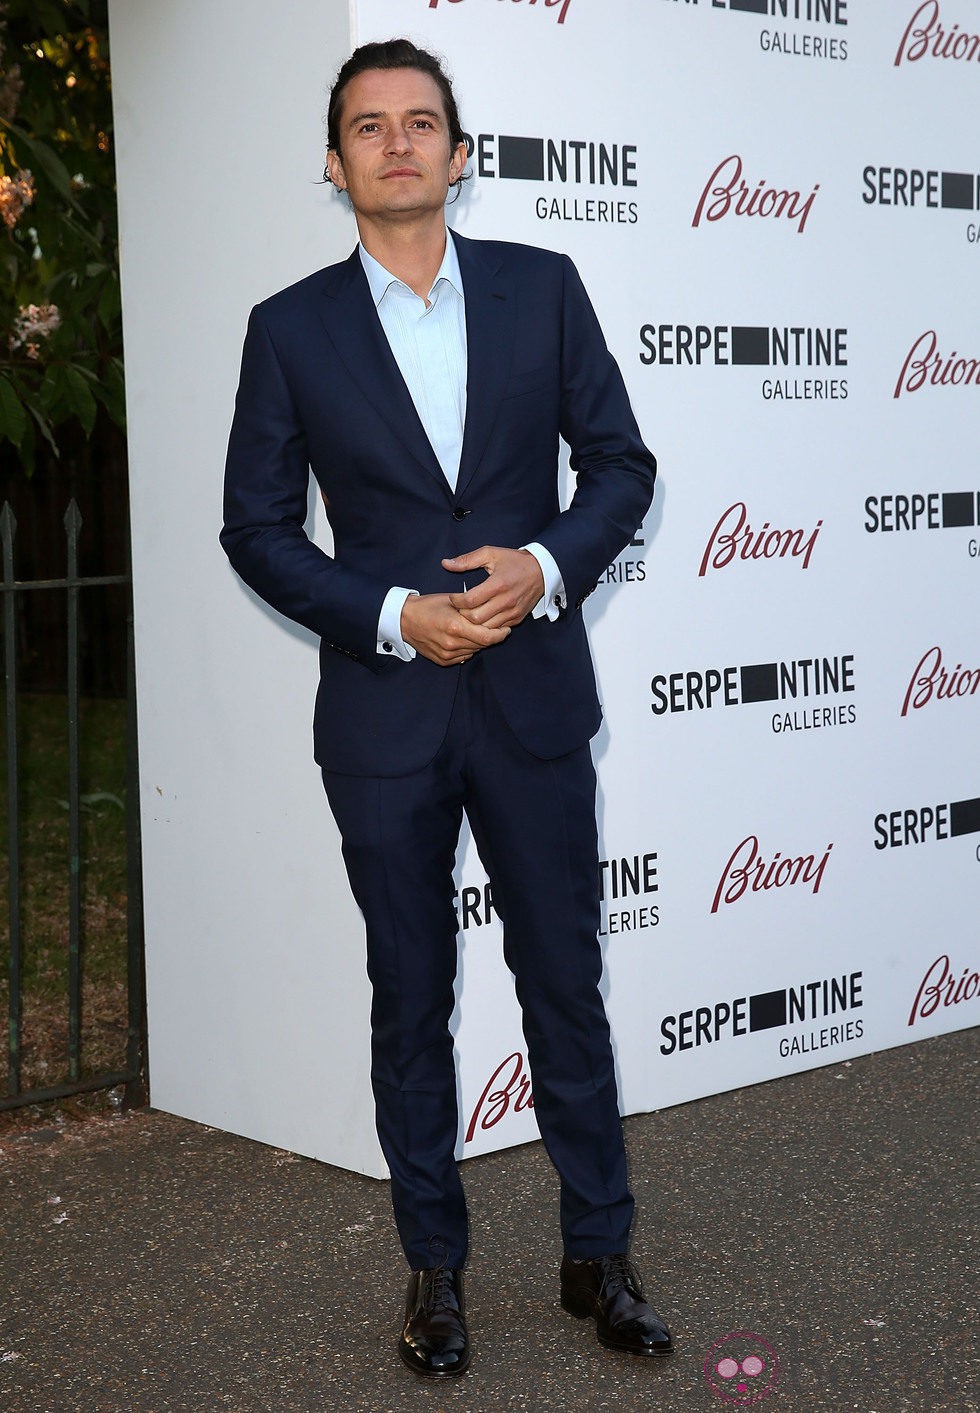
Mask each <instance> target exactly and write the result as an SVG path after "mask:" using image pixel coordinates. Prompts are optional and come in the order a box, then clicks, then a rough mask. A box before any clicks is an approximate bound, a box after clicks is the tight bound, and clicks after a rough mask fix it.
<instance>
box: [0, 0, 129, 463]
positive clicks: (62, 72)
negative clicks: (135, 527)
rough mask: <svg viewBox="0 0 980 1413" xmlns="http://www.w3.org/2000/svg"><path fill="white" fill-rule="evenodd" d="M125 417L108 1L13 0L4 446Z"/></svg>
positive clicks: (9, 17)
mask: <svg viewBox="0 0 980 1413" xmlns="http://www.w3.org/2000/svg"><path fill="white" fill-rule="evenodd" d="M100 408H104V409H105V413H106V415H107V416H108V417H109V418H110V419H111V420H112V422H114V423H115V424H116V425H117V426H119V427H121V426H122V425H123V422H124V416H125V404H124V396H123V367H122V319H121V310H120V299H119V253H118V238H117V226H116V188H115V166H114V162H113V151H112V103H111V86H110V76H109V53H108V35H107V15H106V0H7V2H6V3H5V4H2V5H0V442H3V441H7V442H10V443H12V445H13V446H14V447H15V448H16V449H17V451H18V453H19V457H20V462H21V465H22V466H23V467H24V469H25V471H27V473H28V474H30V473H31V471H33V469H34V465H35V461H36V458H37V453H38V450H39V447H40V446H41V444H42V442H46V443H47V445H48V447H49V448H50V451H51V452H52V453H53V454H54V455H55V456H57V455H58V452H59V436H60V434H61V433H64V432H67V431H69V429H70V430H71V431H75V429H76V428H78V427H80V428H81V430H82V432H83V433H84V435H85V436H86V437H89V436H91V434H92V431H93V428H94V427H95V425H96V420H97V418H98V417H99V412H100Z"/></svg>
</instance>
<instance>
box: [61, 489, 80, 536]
mask: <svg viewBox="0 0 980 1413" xmlns="http://www.w3.org/2000/svg"><path fill="white" fill-rule="evenodd" d="M64 526H65V529H66V531H67V532H68V534H69V535H71V534H73V533H74V534H76V535H77V534H78V532H79V530H80V529H81V528H82V512H81V511H80V510H79V508H78V502H77V500H76V499H75V497H74V496H72V498H71V500H70V501H69V502H68V509H67V510H66V511H65V518H64Z"/></svg>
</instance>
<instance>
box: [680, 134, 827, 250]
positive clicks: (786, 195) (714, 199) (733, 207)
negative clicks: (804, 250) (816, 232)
mask: <svg viewBox="0 0 980 1413" xmlns="http://www.w3.org/2000/svg"><path fill="white" fill-rule="evenodd" d="M819 190H820V183H819V182H817V183H816V184H815V185H814V188H813V190H812V191H811V192H810V194H809V195H808V196H806V197H804V196H803V194H802V193H801V192H799V191H788V190H779V189H777V188H776V187H771V186H767V185H766V179H765V177H763V178H762V180H761V181H758V182H756V184H755V186H754V188H753V187H750V185H749V183H748V182H746V181H745V180H744V178H743V177H742V159H741V157H739V156H738V154H737V153H734V152H733V153H732V155H731V156H730V157H726V158H724V160H723V161H721V162H719V163H718V165H717V167H716V168H715V170H714V171H713V172H712V173H711V176H710V177H709V178H708V180H707V181H706V182H705V185H704V190H703V191H702V193H701V199H700V201H699V202H698V204H697V208H696V210H695V212H694V220H693V221H692V222H691V225H692V226H699V225H700V224H701V218H702V217H703V218H704V219H705V220H706V221H720V220H722V218H723V217H725V216H727V215H728V214H729V213H730V212H731V213H732V214H733V215H735V216H775V217H776V218H779V217H780V216H782V217H784V218H785V219H786V220H787V221H789V222H791V223H792V222H794V221H795V222H796V231H797V234H798V235H802V234H803V230H804V227H805V226H806V223H807V217H808V216H809V214H810V210H811V208H812V206H813V202H814V198H815V197H816V194H817V192H818V191H819Z"/></svg>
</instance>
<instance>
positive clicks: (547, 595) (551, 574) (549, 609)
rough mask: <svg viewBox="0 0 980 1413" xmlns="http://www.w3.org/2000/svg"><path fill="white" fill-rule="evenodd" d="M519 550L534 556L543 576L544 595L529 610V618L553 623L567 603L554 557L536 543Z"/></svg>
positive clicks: (523, 546)
mask: <svg viewBox="0 0 980 1413" xmlns="http://www.w3.org/2000/svg"><path fill="white" fill-rule="evenodd" d="M521 549H526V550H527V552H528V554H533V555H534V558H535V559H536V560H537V561H538V564H539V565H540V566H541V573H542V574H543V575H544V593H543V594H542V595H541V597H540V598H539V599H538V601H537V603H536V604H535V605H534V607H533V608H532V609H531V617H532V618H547V620H548V622H549V623H554V621H555V619H556V618H557V617H558V615H559V613H561V611H562V609H563V608H564V607H565V605H566V603H567V602H568V598H567V595H566V594H565V584H564V581H563V580H562V577H561V571H560V569H559V568H558V565H557V564H556V563H555V559H554V555H552V554H551V552H550V551H549V550H546V549H545V547H544V545H539V544H537V543H534V544H530V545H522V546H521Z"/></svg>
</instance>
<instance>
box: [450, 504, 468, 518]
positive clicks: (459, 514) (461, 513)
mask: <svg viewBox="0 0 980 1413" xmlns="http://www.w3.org/2000/svg"><path fill="white" fill-rule="evenodd" d="M469 513H470V512H469V511H468V510H465V509H464V508H463V506H461V505H457V506H455V507H454V508H453V519H454V520H465V519H466V517H467V515H469Z"/></svg>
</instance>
